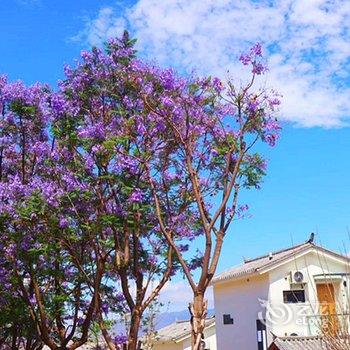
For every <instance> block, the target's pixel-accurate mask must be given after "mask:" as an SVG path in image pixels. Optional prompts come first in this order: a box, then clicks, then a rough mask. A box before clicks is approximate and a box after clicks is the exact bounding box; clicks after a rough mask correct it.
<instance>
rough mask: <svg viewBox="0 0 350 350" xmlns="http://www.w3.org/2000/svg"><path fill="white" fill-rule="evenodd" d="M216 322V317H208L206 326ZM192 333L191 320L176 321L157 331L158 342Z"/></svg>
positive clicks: (172, 339)
mask: <svg viewBox="0 0 350 350" xmlns="http://www.w3.org/2000/svg"><path fill="white" fill-rule="evenodd" d="M213 324H215V318H214V317H212V318H208V319H207V320H206V321H205V326H206V327H209V326H211V325H213ZM190 334H191V323H190V321H176V322H174V323H172V324H170V325H169V326H166V327H164V328H161V329H159V330H158V331H157V335H156V340H157V342H168V341H177V340H179V339H181V338H183V337H186V336H189V335H190Z"/></svg>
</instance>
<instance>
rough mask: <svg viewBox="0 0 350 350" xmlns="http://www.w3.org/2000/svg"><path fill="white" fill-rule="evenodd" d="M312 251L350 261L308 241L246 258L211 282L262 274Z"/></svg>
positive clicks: (346, 261) (342, 260)
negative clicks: (253, 257)
mask: <svg viewBox="0 0 350 350" xmlns="http://www.w3.org/2000/svg"><path fill="white" fill-rule="evenodd" d="M310 251H316V252H322V253H324V254H327V255H330V256H331V257H333V258H335V259H337V260H340V261H341V262H343V263H347V264H349V263H350V259H349V257H347V256H344V255H341V254H338V253H335V252H333V251H330V250H328V249H325V248H323V247H320V246H317V245H315V244H313V243H309V242H306V243H303V244H299V245H296V246H293V247H290V248H287V249H282V250H280V251H277V252H273V253H270V254H266V255H263V256H260V257H257V258H255V259H250V260H245V262H244V264H242V265H239V266H236V267H233V268H231V269H229V270H227V271H224V272H222V273H220V274H218V275H217V276H215V277H214V278H213V280H212V282H211V284H212V285H215V284H218V283H223V282H226V281H231V280H239V279H241V278H247V277H251V276H254V275H262V274H264V273H266V272H268V271H271V270H273V269H275V268H276V267H278V266H280V265H281V264H285V263H287V262H289V261H290V260H291V259H295V258H297V257H300V256H302V255H304V254H307V253H309V252H310ZM270 256H272V258H271V259H269V257H270Z"/></svg>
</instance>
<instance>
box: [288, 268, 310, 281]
mask: <svg viewBox="0 0 350 350" xmlns="http://www.w3.org/2000/svg"><path fill="white" fill-rule="evenodd" d="M289 282H290V284H304V283H307V282H308V281H307V276H306V275H305V274H304V273H303V272H301V271H297V270H294V271H291V272H290V275H289Z"/></svg>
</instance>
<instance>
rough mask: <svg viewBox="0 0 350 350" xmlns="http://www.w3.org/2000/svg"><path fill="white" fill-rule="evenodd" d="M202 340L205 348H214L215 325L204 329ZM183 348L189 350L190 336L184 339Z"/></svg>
mask: <svg viewBox="0 0 350 350" xmlns="http://www.w3.org/2000/svg"><path fill="white" fill-rule="evenodd" d="M204 341H205V345H206V347H205V348H206V349H209V350H216V349H217V347H216V332H215V326H214V327H210V328H208V329H206V330H205V331H204ZM182 344H183V348H182V349H183V350H191V338H187V339H185V340H184V341H183V342H182Z"/></svg>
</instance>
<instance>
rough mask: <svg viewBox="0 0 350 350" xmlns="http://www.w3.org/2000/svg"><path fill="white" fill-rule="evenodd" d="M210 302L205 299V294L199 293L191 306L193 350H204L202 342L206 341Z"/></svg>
mask: <svg viewBox="0 0 350 350" xmlns="http://www.w3.org/2000/svg"><path fill="white" fill-rule="evenodd" d="M207 306H208V302H207V300H205V299H204V293H197V294H196V295H195V296H194V298H193V302H192V303H190V305H189V310H190V313H191V326H192V336H191V348H192V350H202V341H204V328H205V319H206V316H207Z"/></svg>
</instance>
